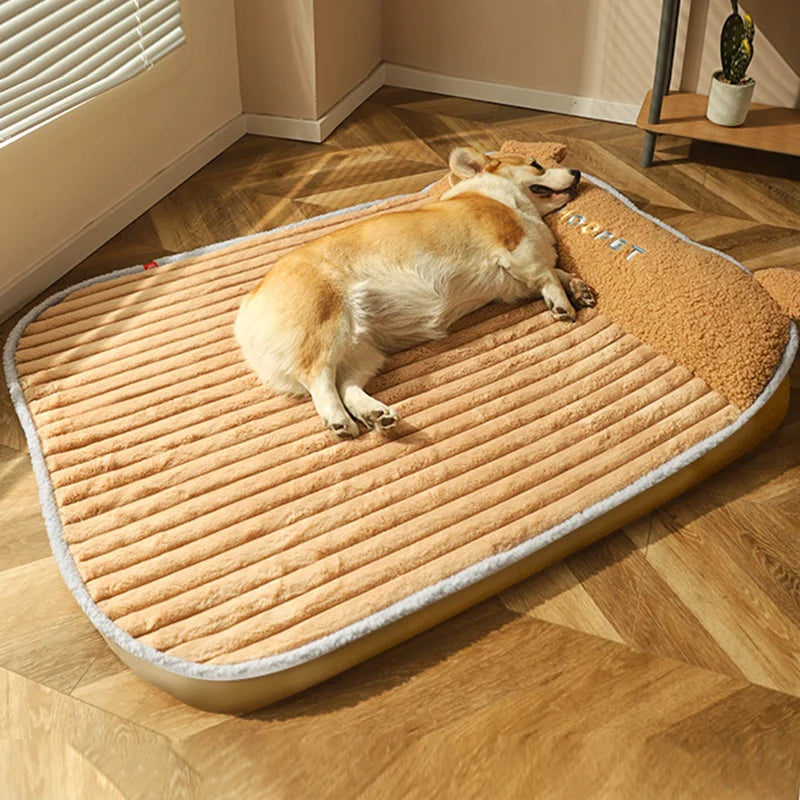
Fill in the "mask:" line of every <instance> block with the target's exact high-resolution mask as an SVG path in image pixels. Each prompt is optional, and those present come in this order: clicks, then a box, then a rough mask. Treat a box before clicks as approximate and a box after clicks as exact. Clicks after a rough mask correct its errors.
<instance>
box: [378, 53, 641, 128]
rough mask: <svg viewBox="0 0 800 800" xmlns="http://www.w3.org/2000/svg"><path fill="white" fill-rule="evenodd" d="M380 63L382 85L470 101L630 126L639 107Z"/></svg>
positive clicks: (634, 120)
mask: <svg viewBox="0 0 800 800" xmlns="http://www.w3.org/2000/svg"><path fill="white" fill-rule="evenodd" d="M383 66H384V68H385V82H386V84H387V85H389V86H398V87H400V88H402V89H418V90H420V91H423V92H434V93H435V94H449V95H454V96H455V97H465V98H468V99H470V100H485V101H487V102H491V103H500V104H501V105H507V106H519V107H520V108H532V109H536V110H538V111H551V112H553V113H557V114H572V115H573V116H576V117H589V118H590V119H599V120H605V121H607V122H623V123H627V124H630V125H633V124H635V122H636V117H637V115H638V113H639V106H638V105H631V104H629V103H615V102H611V101H609V100H596V99H595V98H593V97H580V96H577V95H571V94H558V93H557V92H543V91H540V90H539V89H526V88H524V87H522V86H509V85H508V84H504V83H490V82H488V81H475V80H471V79H469V78H456V77H453V76H451V75H441V74H439V73H437V72H427V71H426V70H422V69H415V68H414V67H404V66H402V65H401V64H389V63H386V64H384V65H383Z"/></svg>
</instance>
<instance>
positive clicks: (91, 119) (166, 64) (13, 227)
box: [0, 0, 242, 318]
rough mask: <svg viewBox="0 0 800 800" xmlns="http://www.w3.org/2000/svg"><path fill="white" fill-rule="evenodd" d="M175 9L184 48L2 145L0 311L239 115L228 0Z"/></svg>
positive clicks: (48, 278) (54, 274)
mask: <svg viewBox="0 0 800 800" xmlns="http://www.w3.org/2000/svg"><path fill="white" fill-rule="evenodd" d="M181 11H182V15H183V24H184V30H185V32H186V44H185V45H183V46H181V47H179V48H177V49H176V50H173V51H172V52H171V53H170V54H168V55H167V56H166V57H164V58H163V59H161V60H160V61H158V62H156V64H155V65H154V66H153V67H152V68H151V69H150V70H148V71H147V72H144V73H142V74H140V75H138V76H137V77H135V78H133V79H131V80H129V81H127V82H125V83H123V84H120V85H119V86H116V87H114V88H112V89H109V90H108V91H106V92H104V93H103V94H101V95H100V96H98V97H96V98H94V99H92V100H90V101H88V102H87V103H85V104H84V105H82V106H80V107H79V108H76V109H74V110H72V111H70V112H68V113H67V114H64V115H63V116H61V117H59V118H57V119H55V120H53V121H52V122H50V123H48V124H46V125H44V126H42V127H40V128H38V129H36V130H34V131H32V132H31V133H29V134H28V135H26V136H23V137H22V138H20V139H18V140H16V141H12V142H11V143H9V144H7V145H5V146H3V147H0V187H2V191H0V243H2V262H1V263H0V318H2V317H3V316H5V315H7V314H8V313H10V311H11V310H12V309H13V308H15V307H18V306H19V305H21V304H22V303H23V302H25V301H27V300H29V299H31V298H32V297H34V296H35V295H36V294H38V293H39V292H40V291H41V290H42V289H43V288H45V286H47V285H48V283H50V282H52V281H53V280H55V279H56V278H58V277H59V276H60V275H61V274H63V273H64V272H66V271H67V270H68V269H70V268H71V267H72V266H74V264H75V263H77V261H79V260H80V258H82V257H84V256H85V255H87V254H88V252H91V250H93V249H95V248H96V247H98V246H99V245H100V244H101V243H102V241H103V240H104V239H107V238H108V237H109V236H111V235H113V233H115V232H116V231H115V230H111V231H109V232H107V233H105V234H104V235H102V237H101V239H100V241H97V242H96V243H94V244H93V246H92V243H91V241H90V239H86V242H87V243H88V244H86V245H85V246H88V247H89V250H88V251H87V252H86V253H83V255H80V254H79V253H76V251H75V249H74V248H72V249H70V247H69V245H70V243H71V242H73V241H75V240H76V237H80V235H81V232H82V231H85V230H86V229H87V228H91V227H92V226H93V225H95V224H97V222H98V220H102V219H103V218H104V217H107V216H108V214H109V210H110V209H113V208H115V207H117V206H118V205H119V204H120V203H121V202H123V201H124V200H125V199H126V198H129V197H131V196H132V195H135V194H136V192H137V191H138V190H140V189H141V187H143V186H145V185H147V184H149V183H150V182H151V181H152V179H153V178H154V177H155V176H158V175H159V173H162V172H163V171H164V170H167V169H169V168H170V167H171V166H172V165H174V164H175V163H176V162H183V163H184V164H185V163H187V155H186V154H187V153H190V152H192V151H194V150H196V149H197V148H198V147H200V148H201V150H202V148H203V144H202V143H203V142H204V141H206V142H207V141H208V140H209V137H213V135H214V134H215V132H218V131H219V130H220V129H223V128H224V127H225V126H226V125H227V126H230V124H231V122H232V121H233V120H236V121H240V120H241V111H242V104H241V98H240V94H239V76H238V65H237V56H236V35H235V24H234V12H233V0H183V2H182V3H181ZM230 130H232V129H230ZM232 135H233V134H232V133H231V132H229V133H228V135H227V139H230V138H231V136H232ZM238 135H239V134H236V136H238ZM234 138H235V137H234ZM229 143H230V142H229V141H228V142H227V144H229ZM209 146H211V147H212V151H213V146H214V145H213V143H212V145H206V150H207V149H208V147H209ZM219 146H220V147H224V146H226V143H225V142H224V141H223V140H220V143H219ZM212 151H209V153H204V154H203V158H202V159H201V162H200V163H198V164H197V166H196V167H194V168H195V169H196V168H197V167H199V166H201V165H202V163H203V160H208V158H210V157H211V156H212V155H214V154H215V153H213V152H212ZM186 177H188V175H183V177H181V176H180V175H178V176H177V179H179V180H184V179H185V178H186ZM168 188H171V187H167V190H168ZM155 199H158V198H155ZM152 202H154V200H151V201H150V202H148V203H147V205H151V204H152ZM147 205H145V208H146V207H147ZM142 210H144V209H142ZM130 221H131V220H130V219H127V220H124V219H122V220H119V221H118V224H116V227H117V229H119V228H121V227H122V226H123V225H125V224H127V222H130ZM84 238H85V237H84ZM120 266H127V265H120Z"/></svg>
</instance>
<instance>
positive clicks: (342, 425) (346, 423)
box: [325, 418, 358, 439]
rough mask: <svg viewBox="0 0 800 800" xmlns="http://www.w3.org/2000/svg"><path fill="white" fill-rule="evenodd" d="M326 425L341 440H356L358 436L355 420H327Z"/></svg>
mask: <svg viewBox="0 0 800 800" xmlns="http://www.w3.org/2000/svg"><path fill="white" fill-rule="evenodd" d="M325 424H326V425H327V426H328V428H330V429H331V430H332V431H333V432H334V433H335V434H336V435H337V436H338V437H339V438H340V439H355V438H356V437H357V436H358V425H357V424H356V421H355V420H353V419H349V418H348V419H347V420H340V419H336V420H330V421H328V420H326V422H325Z"/></svg>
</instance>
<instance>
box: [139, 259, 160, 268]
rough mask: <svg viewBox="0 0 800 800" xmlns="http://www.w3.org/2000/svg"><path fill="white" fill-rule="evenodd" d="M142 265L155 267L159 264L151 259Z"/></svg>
mask: <svg viewBox="0 0 800 800" xmlns="http://www.w3.org/2000/svg"><path fill="white" fill-rule="evenodd" d="M142 266H144V268H145V269H153V267H157V266H158V264H156V262H155V261H150V262H149V263H147V264H143V265H142Z"/></svg>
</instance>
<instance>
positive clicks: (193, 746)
mask: <svg viewBox="0 0 800 800" xmlns="http://www.w3.org/2000/svg"><path fill="white" fill-rule="evenodd" d="M507 138H516V139H523V140H525V139H526V140H550V139H556V140H559V141H563V142H565V143H566V144H567V145H568V146H569V150H570V158H569V161H570V164H571V166H574V167H577V168H579V169H582V170H584V171H587V172H590V173H592V174H594V175H597V176H599V177H602V178H604V179H605V180H607V181H609V182H610V183H612V184H613V185H615V186H616V187H618V188H619V189H620V190H621V191H623V192H624V193H625V194H626V195H627V196H628V197H630V198H632V199H633V200H634V201H635V202H636V203H638V204H639V205H640V206H641V207H642V208H644V209H645V210H647V211H648V212H650V213H652V214H654V215H656V216H658V217H661V218H662V219H664V220H666V221H668V222H669V223H670V224H672V225H674V226H676V227H677V228H679V229H680V230H682V231H684V232H685V233H686V234H688V235H689V236H691V237H692V238H694V239H696V240H698V241H701V242H704V243H707V244H710V245H712V246H714V247H717V248H721V249H724V250H726V251H727V252H729V253H731V254H732V255H734V256H735V257H736V258H738V259H740V260H741V261H743V262H744V263H745V264H747V265H748V266H750V267H751V268H754V269H758V268H763V267H767V266H773V265H782V266H789V267H796V266H797V265H798V264H800V170H799V169H798V162H797V161H796V160H790V159H786V160H784V159H778V158H775V157H770V156H763V155H762V156H756V155H754V154H752V153H748V152H745V151H741V152H737V151H733V150H719V149H716V150H715V149H713V148H709V149H706V150H704V151H692V152H691V153H690V151H689V146H688V143H686V142H683V141H680V140H662V142H661V144H660V148H659V151H658V156H659V162H658V165H657V166H655V167H653V168H652V169H650V170H643V169H641V168H640V167H639V166H638V159H639V151H640V147H641V141H642V135H641V133H640V132H639V131H637V130H636V129H635V128H631V127H628V126H623V125H615V124H610V123H603V122H594V121H589V120H583V119H577V118H571V117H566V116H560V115H555V114H545V113H535V112H530V111H525V110H521V109H515V108H508V107H502V106H495V105H491V104H487V103H479V102H473V101H467V100H459V99H453V98H445V97H439V96H433V95H425V94H421V93H416V92H408V91H404V90H396V89H388V88H387V89H383V90H381V91H380V92H379V93H378V94H376V95H374V96H373V97H372V98H371V99H370V100H369V101H368V102H367V103H365V104H364V105H363V106H362V107H361V108H360V109H359V110H358V111H357V112H356V113H355V114H354V115H353V116H352V117H351V118H350V119H349V120H348V121H347V122H346V123H345V124H344V125H342V126H341V127H340V128H339V129H338V130H337V131H336V132H335V133H334V134H333V135H332V136H331V137H330V138H329V139H328V140H327V141H326V142H325V143H324V144H322V145H311V144H301V143H292V142H286V141H279V140H272V139H264V138H257V137H245V138H244V139H242V140H240V141H239V142H237V143H236V144H235V145H233V146H232V147H231V148H229V149H228V150H227V151H226V152H225V153H223V154H222V155H221V156H220V157H218V158H217V159H215V160H214V161H213V162H212V163H210V164H209V165H208V166H206V167H205V168H204V169H202V170H200V172H198V173H197V174H196V175H194V176H193V177H192V178H191V179H190V180H188V181H187V182H186V183H185V184H183V185H182V186H180V187H179V188H178V189H176V190H175V191H174V192H172V193H171V194H170V195H169V196H168V197H166V198H165V199H164V200H162V201H161V202H160V203H158V204H157V205H156V206H155V207H153V208H152V209H151V210H150V211H149V212H148V213H146V214H144V215H143V216H142V217H140V218H139V219H138V220H136V221H135V222H134V223H132V224H131V225H130V226H128V228H126V229H125V230H124V231H122V232H121V233H120V234H119V235H118V236H116V237H114V239H113V240H112V241H110V242H109V243H108V244H106V245H105V246H104V247H102V248H101V249H100V250H98V251H97V252H96V253H94V254H93V255H92V256H90V257H89V258H88V259H86V260H85V261H84V262H83V263H82V264H80V265H79V266H78V267H76V268H75V269H74V270H73V271H72V272H71V273H70V274H69V275H67V276H66V277H65V278H64V279H63V280H61V281H59V285H69V284H72V283H74V282H76V281H77V280H79V279H82V278H84V277H86V276H89V275H95V274H99V273H103V272H107V271H110V270H112V269H116V268H119V267H121V266H126V265H129V264H132V263H143V262H147V261H149V260H151V259H155V258H157V257H159V256H162V255H164V254H166V253H174V252H181V251H184V250H187V249H190V248H194V247H198V246H200V245H204V244H207V243H210V242H214V241H219V240H221V239H225V238H229V237H233V236H240V235H243V234H247V233H250V232H254V231H258V230H263V229H265V228H271V227H275V226H277V225H281V224H285V223H287V222H292V221H294V220H300V219H304V218H307V217H310V216H313V215H316V214H319V213H321V212H325V211H328V210H331V209H337V208H341V207H344V206H347V205H351V204H354V203H357V202H363V201H366V200H371V199H375V198H382V197H387V196H390V195H395V194H398V193H402V192H410V191H414V190H416V189H419V188H421V187H423V186H425V185H426V184H428V183H430V182H431V181H433V180H434V179H435V178H437V177H439V176H440V175H441V174H442V173H443V170H444V168H445V163H446V158H447V155H448V153H449V151H450V149H451V148H452V147H453V146H454V145H456V144H462V143H469V144H472V145H474V146H476V147H479V148H485V149H490V148H494V147H497V146H499V145H500V144H501V142H502V141H503V140H504V139H507ZM792 171H793V174H792ZM787 176H789V177H787ZM10 325H11V323H10V322H9V323H7V324H5V325H4V326H2V328H1V329H0V333H2V334H3V338H5V334H6V333H7V332H8V330H9V329H10ZM793 385H794V386H795V387H799V386H800V371H798V369H797V368H795V369H794V372H793ZM798 397H800V395H796V396H794V397H793V399H792V404H791V408H790V411H789V415H788V417H787V418H786V420H785V422H784V423H783V425H782V427H781V428H780V430H779V431H778V432H777V433H776V434H774V435H773V436H772V437H771V438H770V439H769V440H768V441H766V442H765V443H764V444H763V445H761V446H760V447H759V448H758V449H757V450H755V451H754V452H752V453H750V454H749V455H747V456H745V457H743V458H742V459H740V460H739V461H738V462H737V463H735V464H734V465H732V466H730V467H728V468H727V469H725V470H724V471H722V472H720V473H718V474H717V475H716V476H715V477H713V478H712V479H710V480H708V481H706V482H705V483H704V484H702V485H701V486H698V487H697V488H695V489H694V490H693V491H690V492H688V493H687V494H685V495H683V496H682V497H680V498H678V499H677V500H675V501H673V502H672V503H670V504H668V505H667V506H664V507H663V508H660V509H658V510H657V511H654V512H653V513H651V514H649V515H648V516H647V517H645V518H644V519H641V520H640V521H638V522H637V523H635V524H633V525H631V526H629V527H627V528H625V529H623V530H620V531H618V532H617V533H615V534H612V535H611V536H609V537H608V538H606V539H605V540H603V541H601V542H600V543H598V544H596V545H595V546H593V547H590V548H588V549H586V550H584V551H582V552H580V553H578V554H576V555H574V556H572V557H571V558H569V559H567V560H566V561H564V562H562V563H559V564H556V565H555V566H553V567H551V568H550V569H548V570H547V571H545V572H543V573H541V574H539V575H537V576H534V577H533V578H531V579H529V580H527V581H525V582H524V583H522V584H520V585H518V586H517V587H515V588H514V589H512V590H510V591H507V592H505V593H504V594H503V595H502V596H500V597H496V598H493V599H491V600H489V601H486V602H484V603H482V604H481V605H479V606H477V607H475V608H474V609H472V610H470V611H468V612H466V613H464V614H462V615H460V616H459V617H457V618H455V619H453V620H451V621H450V622H448V623H446V624H443V625H441V626H439V627H438V628H436V629H434V630H432V631H430V632H429V633H427V634H425V635H423V636H420V637H418V638H417V639H415V640H413V641H410V642H408V643H406V644H404V645H402V646H400V647H397V648H395V649H394V650H392V651H390V652H388V653H385V654H384V655H382V656H380V657H378V658H376V659H374V660H372V661H371V662H368V663H365V664H363V665H361V666H360V667H358V668H356V669H354V670H351V671H350V672H348V673H346V674H344V675H341V676H339V677H337V678H335V679H333V680H331V681H329V682H328V683H326V684H324V685H321V686H318V687H316V688H314V689H311V690H309V691H306V692H304V693H303V694H301V695H299V696H297V697H295V698H293V699H289V700H286V701H284V702H282V703H280V704H278V705H276V706H273V707H271V708H267V709H265V710H263V711H261V712H257V713H254V714H250V715H247V716H244V717H227V716H222V715H213V714H207V713H202V712H199V711H195V710H193V709H191V708H188V707H186V706H183V705H181V704H180V703H178V702H176V701H173V700H172V699H170V698H169V697H168V696H166V695H164V694H162V693H161V692H159V691H158V690H156V689H154V688H152V687H150V686H149V685H147V684H144V683H142V682H140V681H139V680H137V679H136V678H134V677H133V676H132V675H131V674H130V673H129V672H128V671H127V670H126V669H125V668H124V667H122V665H121V664H120V663H119V662H118V661H117V660H116V658H115V657H114V656H113V655H111V653H110V652H109V651H108V649H107V648H106V647H105V645H104V644H103V642H102V640H101V638H100V636H99V635H98V634H97V633H96V632H95V631H94V629H93V628H92V627H91V625H90V624H89V622H88V621H87V620H86V618H85V617H84V616H83V614H82V613H81V612H80V611H79V610H78V609H77V607H76V605H75V603H74V602H73V601H72V599H71V597H70V595H69V592H68V590H67V589H66V587H65V586H64V584H63V582H62V581H61V579H60V577H59V575H58V572H57V569H56V567H55V563H54V560H53V558H52V556H51V555H50V551H49V548H48V544H47V540H46V535H45V530H44V525H43V522H42V519H41V515H40V511H39V506H38V501H37V494H36V484H35V481H34V477H33V474H32V471H31V468H30V464H29V462H28V458H27V454H26V452H25V445H24V442H23V439H22V435H21V432H20V430H19V427H18V425H17V423H16V419H15V417H14V416H13V413H12V412H11V410H10V408H9V401H8V398H7V396H6V395H4V396H3V399H2V406H0V437H1V438H0V519H2V526H1V528H2V537H0V575H1V576H2V580H0V608H2V610H3V613H2V615H0V785H2V781H3V780H6V781H8V782H10V781H12V780H13V781H16V783H9V786H8V787H6V791H5V792H4V793H3V796H4V797H14V796H15V795H14V792H21V789H20V787H21V786H22V785H23V783H25V782H26V781H27V784H26V785H29V786H33V789H32V792H31V794H30V796H32V797H37V798H43V797H49V796H53V797H59V798H62V797H81V798H84V797H85V798H89V797H104V798H105V797H143V798H157V797H164V798H170V799H171V798H179V797H194V796H205V795H207V796H209V797H211V796H213V797H228V796H230V797H234V796H235V797H237V798H249V797H253V798H262V797H287V798H288V797H291V798H297V797H332V798H345V797H347V798H349V797H381V798H384V797H404V798H405V797H420V798H430V797H477V798H484V797H493V798H494V797H514V798H516V797H565V798H573V797H581V798H583V797H610V798H628V797H630V798H661V797H664V798H676V797H680V798H683V797H703V798H740V797H741V798H792V800H794V798H797V796H798V786H800V603H799V601H800V543H799V542H798V533H799V532H800V463H798V462H799V461H800V458H799V456H800V400H798ZM4 775H5V778H3V776H4ZM34 778H35V780H36V781H37V782H36V783H31V781H33V780H34ZM15 786H16V788H14V787H15Z"/></svg>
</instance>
